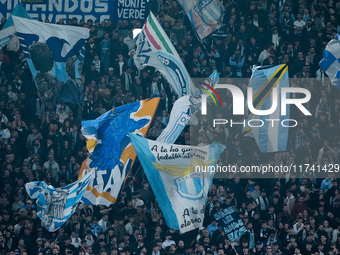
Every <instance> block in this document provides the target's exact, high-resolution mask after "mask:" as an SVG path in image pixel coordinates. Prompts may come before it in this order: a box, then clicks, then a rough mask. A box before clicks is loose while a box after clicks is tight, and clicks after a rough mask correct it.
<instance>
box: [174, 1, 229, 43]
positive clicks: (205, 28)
mask: <svg viewBox="0 0 340 255" xmlns="http://www.w3.org/2000/svg"><path fill="white" fill-rule="evenodd" d="M178 2H179V4H180V5H181V6H182V8H183V10H184V11H185V14H186V15H187V16H188V18H189V20H190V23H191V25H192V27H193V28H194V30H195V31H196V34H197V35H198V36H199V38H200V39H203V38H205V37H207V36H208V35H210V34H211V33H212V32H214V31H215V30H216V29H218V28H220V27H221V25H222V22H223V16H224V6H223V4H222V3H221V2H220V1H219V0H191V1H188V0H178Z"/></svg>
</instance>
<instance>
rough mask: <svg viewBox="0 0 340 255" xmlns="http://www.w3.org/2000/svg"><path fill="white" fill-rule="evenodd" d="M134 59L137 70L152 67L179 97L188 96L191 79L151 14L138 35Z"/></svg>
mask: <svg viewBox="0 0 340 255" xmlns="http://www.w3.org/2000/svg"><path fill="white" fill-rule="evenodd" d="M134 59H135V64H136V66H137V67H138V68H139V69H143V68H144V67H146V66H152V67H154V68H156V69H157V70H158V71H160V72H161V73H162V74H163V75H164V77H165V78H166V79H167V80H168V82H169V83H170V84H171V86H172V89H173V90H174V92H175V93H176V94H177V95H178V96H179V97H181V96H184V95H187V94H189V92H190V84H191V83H192V81H191V78H190V76H189V74H188V72H187V70H186V68H185V66H184V64H183V62H182V60H181V58H180V56H179V55H178V53H177V51H176V49H175V47H174V46H173V45H172V43H171V41H170V39H169V38H168V36H167V35H166V33H165V32H164V30H163V28H162V27H161V25H160V24H159V22H158V21H157V19H156V18H155V16H154V15H153V14H152V12H150V13H149V16H148V18H147V19H146V20H145V23H144V26H143V29H142V31H141V33H140V34H139V35H138V39H137V49H136V52H135V57H134Z"/></svg>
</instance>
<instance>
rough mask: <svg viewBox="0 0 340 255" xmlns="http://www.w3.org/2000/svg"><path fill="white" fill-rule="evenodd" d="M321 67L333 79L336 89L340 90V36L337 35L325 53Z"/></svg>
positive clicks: (327, 46)
mask: <svg viewBox="0 0 340 255" xmlns="http://www.w3.org/2000/svg"><path fill="white" fill-rule="evenodd" d="M319 66H320V67H321V69H322V70H324V71H325V73H326V74H327V75H328V77H329V78H330V79H331V81H332V84H333V86H334V87H336V88H338V89H340V35H339V34H337V35H336V36H335V37H334V39H332V40H331V41H330V42H329V43H328V44H327V45H326V48H325V50H324V52H323V59H322V60H321V61H320V63H319Z"/></svg>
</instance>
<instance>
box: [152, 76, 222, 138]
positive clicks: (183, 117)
mask: <svg viewBox="0 0 340 255" xmlns="http://www.w3.org/2000/svg"><path fill="white" fill-rule="evenodd" d="M219 79H220V77H219V75H218V72H217V71H216V70H215V71H214V72H213V73H212V74H211V75H210V76H209V77H208V79H206V80H205V81H204V83H206V84H208V85H209V86H212V87H214V86H215V84H217V83H218V81H219ZM201 93H202V91H201V90H199V89H196V91H195V92H194V94H193V95H185V96H182V97H180V98H179V99H178V100H177V101H176V102H175V103H174V106H173V107H172V110H171V113H170V118H169V123H168V125H167V126H166V128H165V129H164V130H163V131H162V133H161V134H160V135H159V136H158V138H157V141H158V142H161V143H169V144H172V143H174V142H175V141H176V140H177V138H178V137H179V136H180V135H181V133H182V131H183V129H184V128H185V127H186V125H187V124H188V122H189V120H190V117H191V116H192V115H193V114H195V112H196V111H197V110H198V109H199V108H200V106H201V96H200V95H201ZM209 99H210V97H209Z"/></svg>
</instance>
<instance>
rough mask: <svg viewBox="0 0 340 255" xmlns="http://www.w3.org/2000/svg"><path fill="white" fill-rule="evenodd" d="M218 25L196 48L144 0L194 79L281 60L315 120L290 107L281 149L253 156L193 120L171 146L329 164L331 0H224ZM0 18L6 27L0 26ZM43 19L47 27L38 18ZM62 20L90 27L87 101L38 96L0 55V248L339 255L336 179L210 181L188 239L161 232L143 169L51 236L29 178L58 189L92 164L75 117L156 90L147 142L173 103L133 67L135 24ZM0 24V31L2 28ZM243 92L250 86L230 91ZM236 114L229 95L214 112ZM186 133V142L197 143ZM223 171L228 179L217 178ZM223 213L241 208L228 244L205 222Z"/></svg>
mask: <svg viewBox="0 0 340 255" xmlns="http://www.w3.org/2000/svg"><path fill="white" fill-rule="evenodd" d="M223 2H224V5H225V7H226V13H225V15H224V24H223V26H222V27H221V28H220V29H219V30H217V31H215V32H214V33H213V34H212V35H210V36H209V37H207V38H205V39H204V41H203V42H201V41H199V40H197V37H196V36H195V34H194V32H193V30H192V28H191V26H190V23H189V22H188V20H187V18H186V16H185V14H184V13H183V11H182V10H181V8H180V6H179V4H178V3H177V2H176V1H173V0H159V1H150V2H149V4H150V9H151V10H152V11H153V12H154V13H155V15H156V16H157V19H158V20H159V22H160V24H161V26H162V27H163V28H164V30H165V32H166V33H167V35H168V36H169V38H170V40H171V42H172V43H173V45H174V46H175V47H176V49H177V51H178V53H179V55H180V56H181V58H182V60H183V62H184V64H185V66H186V68H187V70H188V72H189V74H190V75H191V77H192V78H206V77H208V76H209V75H210V74H211V73H212V72H213V71H214V70H217V71H218V73H219V75H220V77H221V78H225V79H230V78H249V77H250V76H251V69H252V66H253V65H257V64H258V65H272V64H282V63H284V64H287V65H288V67H289V76H290V78H293V79H291V86H300V87H304V88H307V89H308V90H310V91H311V93H312V99H311V100H310V102H309V103H308V104H307V105H306V108H308V109H309V110H310V111H311V112H312V113H313V116H311V117H304V116H300V115H299V113H298V111H295V110H294V109H293V110H292V115H293V117H295V119H297V120H299V125H298V126H297V127H296V128H293V129H291V130H290V136H289V140H288V151H287V152H283V153H274V154H266V155H264V154H261V152H260V151H259V149H258V148H257V145H256V143H255V142H254V141H253V140H251V139H249V138H243V137H242V136H240V132H241V130H240V128H230V127H228V126H225V127H219V128H213V127H212V126H211V124H209V123H211V122H208V121H207V119H206V118H205V117H203V116H202V117H201V118H200V121H199V123H197V125H196V126H190V127H187V128H186V129H185V130H184V131H183V132H182V134H181V136H180V137H179V139H178V140H177V142H176V143H178V144H189V141H190V135H191V137H194V138H195V139H194V140H195V141H193V142H195V143H197V144H200V145H205V144H209V143H210V142H212V141H221V142H223V143H225V144H227V145H228V146H227V149H226V151H225V152H224V153H223V155H222V157H221V161H222V163H223V164H232V165H236V166H241V165H242V164H247V165H256V164H260V163H270V164H273V165H275V164H286V165H290V164H301V163H308V164H314V163H317V164H321V165H324V164H330V163H332V164H339V163H340V162H339V160H340V129H339V117H340V93H339V90H336V89H335V88H333V87H332V86H331V85H330V82H329V80H328V79H327V77H325V74H324V73H323V72H322V70H321V69H320V68H319V65H318V63H319V61H320V60H321V59H322V57H323V56H322V54H323V50H324V47H325V45H326V44H327V43H328V42H329V41H330V40H331V39H332V38H333V37H334V36H335V35H336V34H337V33H340V23H339V17H340V16H339V13H340V2H339V1H336V0H328V1H327V0H325V1H319V0H297V1H289V0H268V1H267V0H260V1H250V0H237V1H228V0H224V1H223ZM4 22H5V20H2V23H1V24H2V25H3V24H4ZM42 22H49V20H44V21H42ZM58 24H60V25H62V24H69V25H73V26H83V27H87V28H89V29H90V38H89V39H88V42H87V43H86V52H85V62H84V66H83V72H82V76H83V77H82V82H83V87H84V90H83V95H84V100H85V101H84V103H83V104H81V105H75V104H63V103H59V102H58V97H57V95H60V93H59V92H60V90H62V89H63V88H62V87H60V86H59V84H58V83H57V84H55V83H52V84H47V86H48V87H51V88H53V91H54V92H53V93H52V94H51V96H50V97H49V98H48V99H46V98H44V96H42V97H39V96H38V93H37V90H36V87H35V84H34V81H33V79H32V75H31V73H30V70H29V69H28V65H27V63H26V60H25V57H24V54H23V52H22V51H21V50H20V45H19V43H18V41H16V40H11V41H10V43H9V44H8V45H7V46H6V48H4V49H3V50H2V51H0V76H1V77H0V166H1V168H0V180H1V184H2V185H1V187H0V190H1V191H0V193H1V194H0V254H10V255H14V254H20V255H24V254H28V255H30V254H32V255H33V254H34V255H36V254H38V255H47V254H60V255H62V254H67V255H69V254H82V255H83V254H88V255H92V254H100V255H107V254H111V255H129V254H131V255H163V254H166V255H208V254H209V255H229V254H239V255H246V254H256V255H260V254H261V255H262V254H267V255H271V254H275V255H280V254H284V255H293V254H294V255H299V254H303V255H305V254H306V255H322V254H325V255H326V254H334V255H335V254H339V253H340V235H339V231H340V191H339V187H338V186H339V178H337V174H329V175H328V176H327V178H315V176H314V175H313V174H311V175H305V176H301V175H299V174H286V175H278V176H276V177H277V178H271V179H252V178H245V176H241V177H242V178H240V176H227V177H228V178H221V179H219V178H216V179H214V182H213V185H212V186H211V190H210V192H209V199H208V201H207V204H206V213H205V215H206V216H205V219H204V228H203V229H201V230H197V231H192V232H189V233H186V234H183V235H181V234H179V233H178V231H175V230H173V229H169V228H168V227H167V226H166V224H165V222H164V218H163V216H162V213H161V211H160V209H159V207H158V205H157V201H155V197H154V194H153V191H152V190H151V188H150V186H149V184H148V182H147V179H146V178H145V177H144V175H143V169H142V168H141V167H140V164H139V163H138V162H136V163H135V165H134V167H133V169H132V173H131V176H130V177H129V179H128V180H127V182H126V184H125V186H124V187H123V188H122V191H121V193H120V195H119V198H118V200H117V202H116V203H115V204H112V205H111V206H110V207H105V206H89V205H84V204H80V206H79V207H78V210H77V213H76V214H74V215H73V216H72V219H71V220H69V221H68V222H67V223H66V225H65V226H64V227H62V228H61V229H59V230H58V231H56V232H54V233H49V232H47V231H46V230H45V229H43V228H42V226H41V224H40V220H39V219H38V218H37V215H36V207H35V201H32V200H31V199H29V197H28V196H27V193H26V191H25V188H24V184H25V183H26V182H31V181H35V180H41V181H44V182H46V183H48V184H51V185H53V186H55V187H61V186H65V185H66V184H68V183H71V182H73V181H75V180H77V178H78V172H79V169H80V166H81V163H82V162H83V161H84V160H85V159H86V157H87V156H88V151H87V149H86V140H85V138H84V136H83V135H82V134H81V132H80V129H81V120H88V119H95V118H97V117H99V116H100V115H101V114H103V113H105V112H106V111H108V110H110V109H112V108H114V107H118V106H121V105H124V104H127V103H130V102H134V101H136V100H140V99H144V98H149V97H152V96H157V95H160V96H161V101H160V105H159V107H158V110H157V112H156V115H155V118H154V121H153V123H152V125H151V127H150V130H149V132H148V136H147V137H148V138H150V139H156V138H157V137H158V136H159V134H160V133H161V132H162V130H163V129H164V127H165V126H166V125H167V124H168V121H169V114H170V112H171V109H172V106H173V103H174V102H175V100H176V99H177V96H176V95H175V94H174V93H173V91H172V90H171V88H170V86H169V84H168V83H167V81H166V80H165V79H163V78H162V77H161V75H160V74H159V73H158V72H156V71H155V70H154V69H152V68H146V69H144V70H138V69H137V68H136V66H135V64H134V59H133V56H134V49H135V46H136V40H135V38H134V37H133V33H132V31H133V29H136V28H141V26H142V24H141V23H140V22H138V21H131V22H130V23H129V22H127V21H119V22H118V24H113V23H112V22H111V21H110V20H107V21H104V22H102V23H100V22H99V21H98V20H77V19H76V18H73V19H70V20H59V21H58ZM0 28H1V26H0ZM238 85H239V86H240V87H241V89H242V90H244V91H245V89H246V87H247V82H246V81H245V82H240V83H239V84H238ZM215 110H216V113H217V114H220V116H221V117H222V118H225V119H228V118H230V117H231V116H232V114H231V113H232V108H231V97H230V95H227V96H226V98H225V100H223V107H220V108H216V109H215ZM193 134H194V135H193ZM224 177H226V176H224ZM229 205H233V206H235V208H236V209H237V211H238V212H239V213H240V216H241V218H242V219H243V221H244V223H245V225H246V228H247V230H248V232H247V233H246V234H245V235H244V236H242V237H241V238H240V240H239V241H238V242H235V243H233V244H231V243H230V241H229V240H228V238H227V236H226V235H225V233H224V231H223V230H222V229H221V228H220V227H219V226H218V225H217V224H216V221H214V219H213V218H212V217H211V215H212V214H213V212H214V211H216V210H219V208H225V207H227V206H229Z"/></svg>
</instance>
